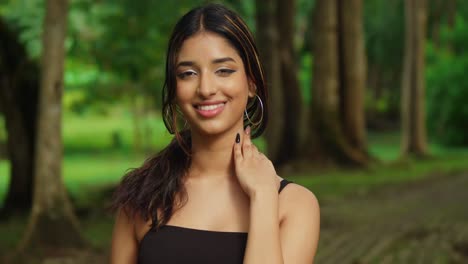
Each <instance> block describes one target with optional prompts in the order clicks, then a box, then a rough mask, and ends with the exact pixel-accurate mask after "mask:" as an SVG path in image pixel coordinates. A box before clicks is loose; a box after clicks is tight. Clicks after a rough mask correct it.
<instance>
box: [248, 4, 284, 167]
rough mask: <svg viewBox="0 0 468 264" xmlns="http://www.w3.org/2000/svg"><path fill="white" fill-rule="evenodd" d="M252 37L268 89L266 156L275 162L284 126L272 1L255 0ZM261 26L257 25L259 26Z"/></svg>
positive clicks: (276, 35) (277, 36)
mask: <svg viewBox="0 0 468 264" xmlns="http://www.w3.org/2000/svg"><path fill="white" fill-rule="evenodd" d="M255 3H256V23H257V30H256V37H257V44H258V49H259V52H260V57H261V59H262V61H263V64H264V66H265V75H266V78H267V86H268V91H269V96H270V97H269V103H270V104H269V105H270V106H271V107H270V109H269V116H270V119H269V124H268V128H267V130H266V131H265V134H266V142H267V154H268V157H269V158H270V159H271V160H272V161H273V162H276V161H277V160H278V157H279V155H280V149H281V139H282V136H283V128H284V106H283V98H282V96H283V93H282V89H281V74H280V70H281V68H280V61H279V59H280V58H279V53H278V42H279V34H278V29H277V26H276V16H275V11H276V5H275V3H276V1H275V0H256V2H255ZM260 25H261V26H260Z"/></svg>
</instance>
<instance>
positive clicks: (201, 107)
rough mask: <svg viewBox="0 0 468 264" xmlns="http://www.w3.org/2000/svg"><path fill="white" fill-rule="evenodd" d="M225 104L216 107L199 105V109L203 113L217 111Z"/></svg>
mask: <svg viewBox="0 0 468 264" xmlns="http://www.w3.org/2000/svg"><path fill="white" fill-rule="evenodd" d="M223 105H224V104H223V103H221V104H216V105H198V106H197V108H198V109H200V110H203V111H210V110H215V109H216V108H218V107H221V106H223Z"/></svg>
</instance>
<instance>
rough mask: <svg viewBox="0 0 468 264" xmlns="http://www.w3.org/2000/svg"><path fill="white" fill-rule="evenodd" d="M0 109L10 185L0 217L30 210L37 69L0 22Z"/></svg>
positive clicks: (15, 36) (16, 38)
mask: <svg viewBox="0 0 468 264" xmlns="http://www.w3.org/2000/svg"><path fill="white" fill-rule="evenodd" d="M0 36H1V38H2V42H1V43H0V108H1V109H2V113H3V115H4V117H5V126H6V131H7V135H8V137H7V144H6V145H7V153H8V158H9V161H10V165H11V166H10V167H11V170H10V171H11V172H10V184H9V187H8V193H7V196H6V199H5V203H4V206H3V208H2V210H1V213H0V215H2V216H11V215H13V214H15V213H24V212H27V211H28V210H29V209H30V208H31V201H32V181H33V173H34V172H33V171H34V147H35V135H36V119H37V118H36V115H37V90H38V86H39V84H38V69H37V66H36V65H35V63H33V62H31V61H30V60H29V59H28V56H27V54H26V51H25V49H24V47H23V45H22V44H20V42H19V40H18V36H17V35H16V34H14V33H13V32H11V31H10V30H9V29H8V28H7V25H6V24H5V23H4V22H3V21H2V20H1V18H0Z"/></svg>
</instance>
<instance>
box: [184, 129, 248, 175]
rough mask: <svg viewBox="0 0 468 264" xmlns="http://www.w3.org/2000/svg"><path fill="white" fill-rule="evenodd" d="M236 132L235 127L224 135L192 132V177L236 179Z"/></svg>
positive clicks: (237, 131)
mask: <svg viewBox="0 0 468 264" xmlns="http://www.w3.org/2000/svg"><path fill="white" fill-rule="evenodd" d="M236 133H240V134H241V135H242V127H241V129H233V130H231V131H228V132H226V133H223V134H222V135H216V136H206V135H201V134H198V133H194V132H192V162H191V166H190V173H189V176H188V177H189V178H191V179H213V180H221V179H231V180H232V179H235V174H234V160H233V147H234V144H235V138H236Z"/></svg>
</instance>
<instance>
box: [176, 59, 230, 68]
mask: <svg viewBox="0 0 468 264" xmlns="http://www.w3.org/2000/svg"><path fill="white" fill-rule="evenodd" d="M228 61H232V62H236V61H235V60H234V59H233V58H231V57H224V58H219V59H214V60H212V61H211V63H212V64H219V63H223V62H228ZM193 65H195V62H193V61H181V62H179V63H177V66H176V68H178V67H180V66H193Z"/></svg>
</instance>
